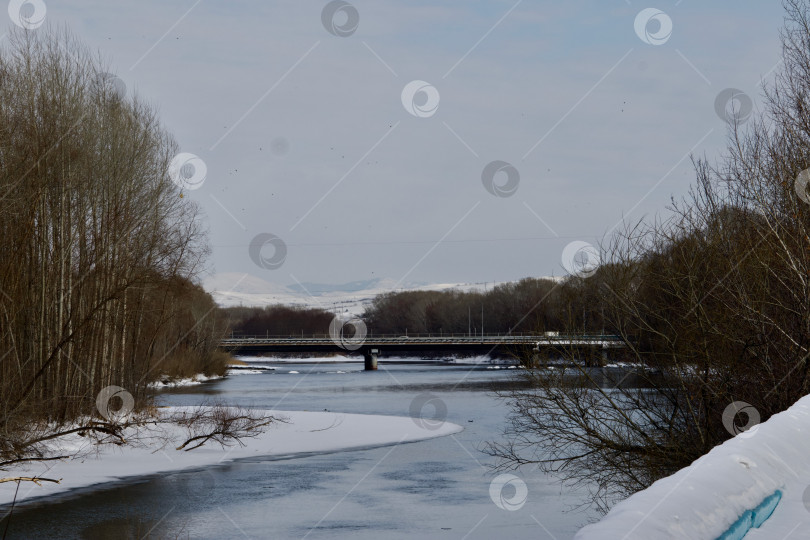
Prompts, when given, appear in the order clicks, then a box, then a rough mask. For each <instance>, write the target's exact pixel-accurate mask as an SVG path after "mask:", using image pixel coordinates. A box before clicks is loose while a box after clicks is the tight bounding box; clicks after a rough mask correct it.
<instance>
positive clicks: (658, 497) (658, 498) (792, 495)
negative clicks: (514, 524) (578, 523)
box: [575, 396, 810, 540]
mask: <svg viewBox="0 0 810 540" xmlns="http://www.w3.org/2000/svg"><path fill="white" fill-rule="evenodd" d="M808 486H810V396H805V397H804V398H802V399H800V400H799V401H798V402H796V404H794V405H793V406H792V407H791V408H789V409H788V410H787V411H784V412H782V413H779V414H777V415H774V416H772V417H771V418H770V419H769V420H768V421H767V422H764V423H762V424H760V425H758V426H755V427H754V428H752V429H750V430H748V431H746V432H743V433H740V434H739V435H737V436H736V437H734V438H733V439H731V440H728V441H726V442H725V443H723V444H721V445H719V446H717V447H715V448H713V449H712V450H711V451H710V452H709V453H708V454H706V455H705V456H703V457H701V458H700V459H698V460H696V461H695V462H694V463H692V464H691V465H689V466H688V467H686V468H684V469H681V470H680V471H678V472H677V473H675V474H673V475H672V476H669V477H667V478H663V479H661V480H659V481H657V482H655V483H654V484H653V485H652V486H650V487H649V488H647V489H645V490H643V491H640V492H638V493H635V494H633V495H632V496H630V497H628V498H627V499H626V500H624V501H622V502H620V503H618V504H616V506H614V507H613V508H612V509H611V510H610V512H608V514H607V515H606V516H605V517H604V518H602V520H600V521H599V522H597V523H593V524H591V525H587V526H586V527H583V528H582V529H581V530H580V531H579V532H578V533H577V535H576V537H575V538H576V540H596V539H599V540H602V539H605V538H616V539H619V538H621V539H626V540H630V539H638V540H642V539H643V540H654V539H659V538H689V539H692V540H701V539H706V540H715V539H718V538H722V539H724V540H725V539H736V538H742V537H743V536H745V538H746V539H754V538H784V537H787V536H788V535H790V534H793V533H796V534H797V536H796V538H800V537H801V538H806V537H807V536H805V535H806V534H807V532H808V531H809V530H810V497H808V493H810V488H809V487H808ZM802 532H803V533H804V534H802Z"/></svg>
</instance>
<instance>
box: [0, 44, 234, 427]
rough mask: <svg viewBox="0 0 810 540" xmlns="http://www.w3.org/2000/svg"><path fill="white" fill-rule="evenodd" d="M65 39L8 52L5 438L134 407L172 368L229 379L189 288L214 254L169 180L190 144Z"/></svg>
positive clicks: (0, 218) (215, 333) (214, 327)
mask: <svg viewBox="0 0 810 540" xmlns="http://www.w3.org/2000/svg"><path fill="white" fill-rule="evenodd" d="M109 78H110V76H109V75H108V74H107V73H106V72H105V69H104V66H103V64H102V63H101V62H100V61H99V60H98V59H97V58H96V57H95V56H94V55H93V54H92V53H91V52H89V51H88V50H87V49H86V48H85V47H84V46H82V45H81V44H80V43H78V42H77V40H76V39H74V38H73V37H71V36H70V35H69V34H68V33H67V31H54V30H47V31H46V29H45V28H42V29H40V30H39V31H37V32H26V31H22V30H18V31H12V32H11V34H10V35H9V36H8V38H7V42H6V43H5V45H4V47H3V49H2V51H1V52H0V201H2V204H1V205H0V253H2V254H3V256H2V257H0V432H2V433H3V435H4V436H5V435H7V434H8V433H9V432H10V431H13V429H14V428H15V427H24V426H25V425H27V423H28V422H30V420H31V419H34V418H47V419H51V420H55V421H59V420H66V419H70V418H73V417H76V416H77V415H80V414H85V413H89V412H93V411H94V406H95V400H96V396H97V395H98V393H99V391H100V390H101V389H103V388H105V387H107V386H109V385H117V386H121V387H123V388H125V389H126V390H127V391H128V392H130V393H131V394H132V395H133V396H134V397H135V399H136V401H137V402H138V403H143V400H144V398H145V397H146V395H147V384H148V383H149V382H150V381H152V380H153V379H155V378H157V377H158V376H159V375H161V374H162V373H163V372H165V371H167V370H171V369H172V368H175V369H181V370H191V371H195V370H198V369H201V370H208V371H218V370H219V371H221V370H222V368H223V365H224V364H223V361H222V358H218V353H216V351H215V345H216V342H217V341H218V339H219V337H220V336H221V335H222V334H223V333H224V332H225V325H224V322H223V320H222V319H221V318H220V317H218V316H217V311H216V309H215V305H214V303H213V301H212V299H211V297H210V296H209V295H208V294H206V293H205V292H204V291H203V290H202V289H201V288H200V287H199V286H196V285H194V284H193V283H192V279H193V277H194V275H195V273H196V272H197V271H198V270H199V269H200V268H199V267H200V264H201V262H202V260H203V257H204V256H205V255H206V252H207V249H206V245H205V240H206V239H205V235H204V231H203V230H201V228H200V224H199V221H198V216H199V212H198V209H197V206H196V205H195V204H194V203H193V202H191V200H190V199H188V198H183V197H182V196H181V193H180V189H179V188H178V186H177V185H176V184H175V183H174V182H173V181H172V179H171V178H170V177H169V175H168V172H167V171H168V170H169V164H170V161H171V159H172V157H173V156H174V155H176V154H177V151H178V148H177V145H176V143H175V142H174V140H173V139H172V138H171V136H170V135H169V134H168V133H167V132H166V131H165V129H164V128H163V127H162V126H161V124H160V122H159V120H158V117H157V114H156V112H155V110H154V109H153V108H152V107H151V106H149V105H148V104H146V103H144V102H143V101H142V100H140V99H138V98H130V99H127V98H126V97H123V96H121V95H120V94H119V93H118V92H116V89H115V87H114V85H111V84H110V83H109Z"/></svg>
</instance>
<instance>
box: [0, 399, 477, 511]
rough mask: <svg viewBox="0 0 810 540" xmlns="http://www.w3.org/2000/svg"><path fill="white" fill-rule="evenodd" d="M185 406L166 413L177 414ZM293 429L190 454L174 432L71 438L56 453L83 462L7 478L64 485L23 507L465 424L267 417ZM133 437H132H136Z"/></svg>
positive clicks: (25, 493)
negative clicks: (107, 439) (101, 441)
mask: <svg viewBox="0 0 810 540" xmlns="http://www.w3.org/2000/svg"><path fill="white" fill-rule="evenodd" d="M178 410H181V409H179V408H175V409H166V411H178ZM267 412H268V413H270V414H273V415H274V416H276V417H281V418H285V419H286V420H287V422H288V423H274V424H272V425H271V426H270V427H269V428H268V429H267V430H266V431H265V432H264V433H262V434H261V435H259V436H258V437H257V438H253V439H244V440H243V442H244V443H245V446H244V447H242V446H239V445H238V444H237V445H234V446H231V447H229V448H224V449H223V448H222V447H220V446H219V445H218V444H216V443H209V444H207V445H206V446H204V447H202V448H198V449H195V450H192V451H188V452H186V451H178V450H175V447H176V446H178V444H177V441H182V440H184V437H183V435H184V434H185V432H184V430H182V429H181V428H178V427H176V426H171V427H164V426H161V427H160V428H141V430H142V431H141V432H140V433H139V435H140V437H141V438H143V439H149V438H150V437H152V438H153V439H152V444H149V445H147V446H145V447H143V448H138V447H135V446H123V447H119V446H116V445H112V444H106V445H103V446H100V447H94V446H93V444H92V443H91V442H90V441H88V440H87V439H88V438H87V437H80V436H78V435H71V436H68V437H63V438H62V439H59V447H58V448H54V451H61V452H63V453H66V454H67V453H69V454H77V453H79V454H80V455H81V457H78V458H75V459H70V460H65V461H53V462H40V463H32V464H28V465H27V466H25V467H23V466H20V467H17V468H13V469H10V470H7V471H5V472H4V473H3V474H2V476H4V477H11V476H41V477H47V478H54V479H61V482H60V483H59V484H53V483H50V482H43V483H42V485H39V486H38V485H36V484H33V483H30V482H24V483H22V484H21V486H20V490H19V493H18V495H17V501H18V502H20V501H26V500H31V499H34V498H39V497H49V496H55V495H58V494H66V493H67V492H69V491H71V490H78V489H82V488H90V487H91V486H96V485H100V484H107V483H112V482H119V481H126V480H127V479H130V480H132V479H135V478H137V477H143V476H150V475H155V474H164V473H168V472H173V471H180V470H184V469H197V468H205V467H213V466H216V465H219V464H221V463H225V462H228V461H232V460H235V459H240V458H248V457H250V458H256V457H259V456H285V457H288V456H291V455H295V454H299V453H311V452H333V451H338V450H349V449H357V448H364V447H371V446H381V445H391V444H401V443H406V442H413V441H419V440H423V439H430V438H434V437H441V436H445V435H450V434H452V433H458V432H459V431H461V430H462V427H461V426H458V425H456V424H451V423H444V424H442V425H441V426H430V427H435V428H436V429H432V430H431V429H427V428H425V427H422V426H421V425H418V424H417V422H416V421H414V420H413V419H411V418H407V417H394V416H376V415H363V414H342V413H332V412H304V411H294V412H290V411H283V412H273V411H267ZM134 435H135V433H128V434H127V437H128V438H134V437H133V436H134ZM162 435H168V436H170V437H173V439H174V443H173V444H171V443H170V444H165V445H163V446H161V444H159V440H158V438H159V437H160V436H162ZM16 487H17V486H16V483H14V482H8V483H2V484H0V506H2V505H7V504H9V503H11V501H12V500H13V498H14V491H15V489H16Z"/></svg>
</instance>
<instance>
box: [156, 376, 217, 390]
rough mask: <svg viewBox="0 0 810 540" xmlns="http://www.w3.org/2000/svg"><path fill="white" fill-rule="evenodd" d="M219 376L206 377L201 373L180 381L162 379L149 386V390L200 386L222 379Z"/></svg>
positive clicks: (167, 378)
mask: <svg viewBox="0 0 810 540" xmlns="http://www.w3.org/2000/svg"><path fill="white" fill-rule="evenodd" d="M222 378H223V377H220V376H219V375H212V376H210V377H209V376H207V375H203V374H202V373H198V374H197V375H194V376H193V377H185V378H182V379H173V378H169V377H162V378H161V379H160V380H157V381H155V382H153V383H150V384H149V387H150V388H158V389H160V388H178V387H180V386H194V385H197V384H202V383H204V382H206V381H214V380H217V379H222Z"/></svg>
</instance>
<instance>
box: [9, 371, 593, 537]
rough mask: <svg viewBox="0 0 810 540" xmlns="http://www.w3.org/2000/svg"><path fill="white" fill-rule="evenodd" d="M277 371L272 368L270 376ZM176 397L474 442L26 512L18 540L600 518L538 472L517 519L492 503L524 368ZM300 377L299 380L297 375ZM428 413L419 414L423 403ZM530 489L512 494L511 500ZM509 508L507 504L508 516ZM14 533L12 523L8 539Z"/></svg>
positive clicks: (569, 529) (287, 533)
mask: <svg viewBox="0 0 810 540" xmlns="http://www.w3.org/2000/svg"><path fill="white" fill-rule="evenodd" d="M264 365H267V364H264ZM275 366H276V367H277V369H276V370H275V371H268V372H265V373H261V374H249V375H248V374H240V375H233V376H231V377H229V378H227V379H225V380H221V381H215V382H209V383H205V384H204V385H201V386H196V387H190V388H187V389H179V390H173V391H169V392H165V393H164V394H162V395H161V396H160V402H161V403H162V404H171V405H191V404H198V403H200V402H202V401H204V400H221V401H225V402H228V403H231V404H241V405H246V406H251V407H260V408H276V409H279V410H312V411H322V410H324V409H328V410H330V411H341V412H347V413H365V414H386V415H397V416H409V415H410V414H411V411H412V408H413V407H415V406H418V405H419V404H422V403H424V404H425V407H427V409H425V408H424V407H423V410H422V414H424V415H425V416H427V417H432V416H435V414H436V411H438V413H439V414H440V415H442V416H443V415H444V410H445V408H446V419H447V421H449V422H453V423H456V424H459V425H461V426H463V427H464V428H465V429H464V431H463V432H461V433H458V434H455V435H452V436H448V437H442V438H439V439H434V440H428V441H423V442H417V443H410V444H403V445H394V446H387V447H380V448H373V449H366V450H357V451H350V452H336V453H331V454H320V455H309V456H303V457H297V458H291V459H283V460H278V459H276V460H266V459H265V460H251V461H239V462H236V463H231V464H227V465H224V466H221V467H216V468H210V469H207V470H204V471H196V472H187V473H178V474H171V475H164V476H161V477H157V478H152V479H148V480H145V481H142V482H140V483H134V484H127V485H122V486H118V487H112V488H109V489H104V490H98V491H94V492H92V493H88V494H82V495H78V496H75V497H73V498H71V499H67V500H63V501H60V502H54V503H50V504H40V505H37V506H33V507H29V508H25V509H23V510H17V511H15V514H14V516H13V519H12V521H11V526H10V528H9V535H8V538H82V539H96V538H211V539H214V538H311V539H318V538H353V539H354V538H356V539H380V538H441V539H445V538H446V539H460V538H468V539H474V538H486V539H491V538H503V539H510V540H511V539H521V538H557V539H562V538H570V537H571V536H573V534H574V533H575V532H576V530H577V529H578V528H579V527H580V526H582V525H583V524H584V523H586V522H588V521H589V519H592V518H593V517H595V516H594V515H593V514H592V513H583V512H582V511H578V510H573V511H569V510H571V508H573V507H574V506H577V505H579V504H580V503H581V502H582V501H583V499H584V494H582V493H576V492H572V491H570V490H567V489H562V488H560V486H559V484H558V483H557V482H556V481H555V479H554V478H551V477H547V476H545V475H543V474H541V473H539V472H537V471H535V470H530V469H526V470H521V471H518V472H516V475H517V476H518V477H519V479H520V480H521V481H522V482H523V483H525V486H526V489H527V495H526V498H525V500H526V502H525V504H524V505H523V506H522V507H520V508H519V509H517V510H509V509H502V508H500V507H499V506H498V505H496V503H495V502H494V501H493V498H492V497H491V496H490V484H491V482H492V480H493V478H495V477H496V476H497V474H496V473H493V472H492V471H491V470H490V469H488V468H487V465H490V464H491V463H492V459H491V458H489V457H488V456H486V455H485V454H484V453H482V452H481V451H480V449H481V448H482V447H483V444H484V443H485V442H486V441H493V440H497V439H498V437H499V435H500V433H501V432H502V430H503V427H504V421H505V416H506V414H507V412H508V409H507V407H506V405H505V404H504V403H503V402H502V401H500V400H499V399H498V398H497V397H496V396H495V395H494V393H493V392H492V389H493V388H496V387H500V388H503V387H504V385H508V384H509V381H510V379H511V378H512V377H513V375H514V370H507V369H499V370H496V369H486V368H485V367H475V368H473V367H470V366H448V365H391V364H388V365H385V364H382V363H381V369H380V370H379V371H377V372H363V371H362V365H361V364H319V365H312V364H284V365H275ZM291 371H297V372H298V373H290V372H291ZM414 404H416V405H414ZM518 489H520V488H519V486H516V484H515V483H514V482H513V483H510V484H508V485H506V486H505V487H504V488H503V490H501V491H499V492H498V493H502V494H503V496H504V497H506V499H507V501H508V500H511V499H512V498H513V497H514V496H516V494H517V490H518ZM503 506H506V505H503ZM5 524H6V521H5V520H4V521H3V522H2V523H0V525H2V526H0V533H2V528H3V526H5Z"/></svg>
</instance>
